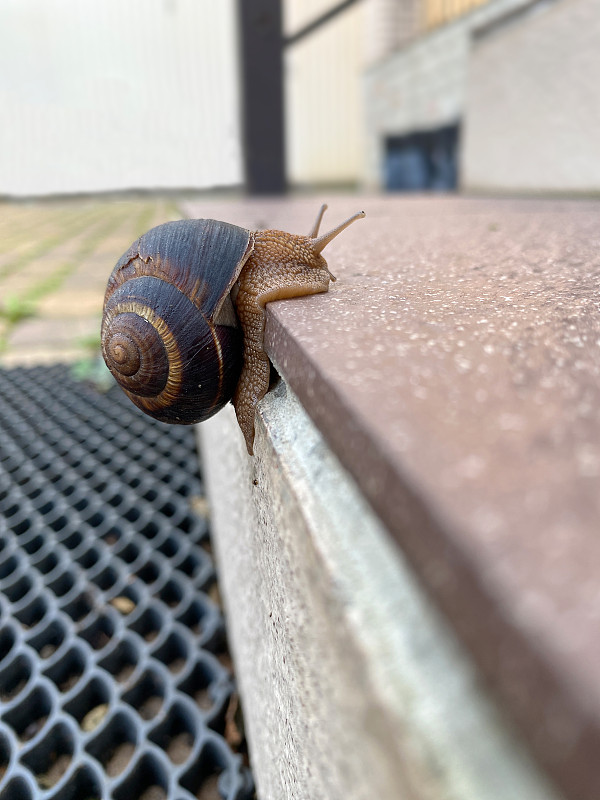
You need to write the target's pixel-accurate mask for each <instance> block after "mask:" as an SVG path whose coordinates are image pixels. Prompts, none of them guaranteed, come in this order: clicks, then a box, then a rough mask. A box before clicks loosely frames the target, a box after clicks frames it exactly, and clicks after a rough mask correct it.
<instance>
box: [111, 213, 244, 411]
mask: <svg viewBox="0 0 600 800" xmlns="http://www.w3.org/2000/svg"><path fill="white" fill-rule="evenodd" d="M253 241H254V239H253V234H251V233H250V231H248V230H245V229H244V228H239V227H237V226H235V225H230V224H229V223H227V222H219V221H217V220H210V219H196V220H179V221H177V222H167V223H165V224H164V225H159V226H158V227H156V228H153V229H152V230H150V231H148V232H147V233H145V234H144V235H143V236H142V237H141V238H140V239H138V240H137V241H136V242H134V244H133V245H132V246H131V247H130V248H129V250H128V251H127V252H126V253H125V254H124V255H123V256H122V257H121V258H120V259H119V261H118V263H117V265H116V266H115V268H114V270H113V272H112V275H111V277H110V279H109V281H108V287H107V290H106V295H105V298H104V316H103V320H102V353H103V356H104V360H105V361H106V364H107V366H108V368H109V369H110V371H111V372H112V374H113V375H114V377H115V378H116V380H117V382H118V383H119V384H120V386H121V387H122V388H123V389H124V390H125V392H126V393H127V395H128V396H129V397H130V398H131V400H132V401H133V402H134V403H135V404H136V405H137V406H138V407H139V408H141V409H142V411H145V412H146V413H147V414H150V416H153V417H155V418H156V419H159V420H162V421H163V422H171V423H180V424H191V423H194V422H201V421H203V420H205V419H208V418H209V417H211V416H212V415H213V414H215V413H216V412H217V411H219V409H221V408H222V407H223V406H224V405H225V404H226V403H227V402H228V401H229V400H231V397H232V395H233V392H234V390H235V387H236V384H237V381H238V378H239V375H240V371H241V367H242V332H241V330H240V328H239V327H237V326H236V318H235V314H234V312H233V308H232V307H231V303H230V300H229V293H230V291H231V289H232V287H233V285H234V283H235V282H236V280H237V279H238V276H239V274H240V271H241V269H242V267H243V265H244V263H245V262H246V260H247V259H248V257H249V256H250V253H251V252H252V248H253Z"/></svg>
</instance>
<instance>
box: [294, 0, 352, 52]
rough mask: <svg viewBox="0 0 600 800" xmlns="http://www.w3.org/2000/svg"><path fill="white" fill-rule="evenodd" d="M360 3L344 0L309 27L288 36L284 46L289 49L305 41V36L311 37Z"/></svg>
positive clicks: (309, 24)
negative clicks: (326, 24)
mask: <svg viewBox="0 0 600 800" xmlns="http://www.w3.org/2000/svg"><path fill="white" fill-rule="evenodd" d="M358 2H360V0H344V2H342V3H338V4H337V5H336V6H333V8H330V9H329V11H326V12H325V13H324V14H321V16H320V17H317V18H316V19H314V20H313V21H312V22H309V23H308V25H305V26H304V28H300V30H299V31H296V33H293V34H292V35H291V36H287V37H286V38H285V39H284V45H285V46H286V47H288V46H289V45H292V44H296V42H299V41H300V40H301V39H304V37H305V36H309V35H310V34H311V33H313V32H314V31H316V30H317V29H318V28H320V27H321V26H322V25H325V23H327V22H329V21H330V20H332V19H333V18H334V17H337V15H338V14H341V13H342V11H345V10H346V9H347V8H350V6H353V5H355V4H356V3H358Z"/></svg>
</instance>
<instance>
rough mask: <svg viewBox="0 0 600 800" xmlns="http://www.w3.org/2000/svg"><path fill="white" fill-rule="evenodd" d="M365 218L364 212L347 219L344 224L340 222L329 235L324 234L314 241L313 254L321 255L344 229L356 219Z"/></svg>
mask: <svg viewBox="0 0 600 800" xmlns="http://www.w3.org/2000/svg"><path fill="white" fill-rule="evenodd" d="M321 216H322V215H321ZM365 216H366V214H365V212H364V211H359V212H358V213H356V214H354V215H353V216H351V217H350V219H347V220H346V221H345V222H342V224H341V225H338V226H337V228H334V229H333V230H332V231H329V233H325V234H323V236H320V237H319V238H318V239H314V240H313V243H312V247H313V250H314V251H315V253H321V252H322V251H323V250H324V249H325V248H326V247H327V245H328V244H329V242H331V241H332V240H333V239H335V237H336V236H338V234H340V233H341V232H342V231H343V230H346V228H347V227H348V226H349V225H352V223H353V222H356V220H357V219H362V218H363V217H365ZM319 221H320V220H319Z"/></svg>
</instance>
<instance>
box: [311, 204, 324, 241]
mask: <svg viewBox="0 0 600 800" xmlns="http://www.w3.org/2000/svg"><path fill="white" fill-rule="evenodd" d="M326 211H327V203H323V205H322V206H321V208H320V209H319V213H318V214H317V218H316V220H315V224H314V225H313V226H312V229H311V231H310V233H309V234H308V238H309V239H316V238H317V236H318V235H319V228H320V227H321V222H322V220H323V214H324V213H325V212H326Z"/></svg>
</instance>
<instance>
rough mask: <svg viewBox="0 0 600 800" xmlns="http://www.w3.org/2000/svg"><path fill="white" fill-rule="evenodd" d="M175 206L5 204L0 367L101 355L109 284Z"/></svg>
mask: <svg viewBox="0 0 600 800" xmlns="http://www.w3.org/2000/svg"><path fill="white" fill-rule="evenodd" d="M181 216H182V214H181V212H180V211H179V210H178V206H177V203H176V202H174V201H173V200H171V199H163V198H148V199H140V200H98V199H94V200H91V199H90V200H88V199H85V200H81V199H80V200H69V201H57V200H53V201H47V202H38V203H1V204H0V365H2V366H14V365H16V364H24V365H34V364H51V363H54V362H77V361H78V360H80V359H85V358H86V357H89V356H90V355H92V354H94V353H95V352H98V350H99V343H100V319H101V314H102V301H103V297H104V290H105V288H106V281H107V279H108V276H109V274H110V271H111V270H112V267H113V266H114V264H115V262H116V261H117V259H118V258H119V256H120V255H121V254H122V253H123V252H124V251H125V250H126V249H127V247H128V246H129V245H130V244H131V242H132V241H134V239H135V238H136V237H137V236H139V235H140V234H141V233H143V232H144V231H145V230H147V229H148V228H151V227H153V226H154V225H158V224H160V223H161V222H166V221H167V220H170V219H179V218H180V217H181Z"/></svg>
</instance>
